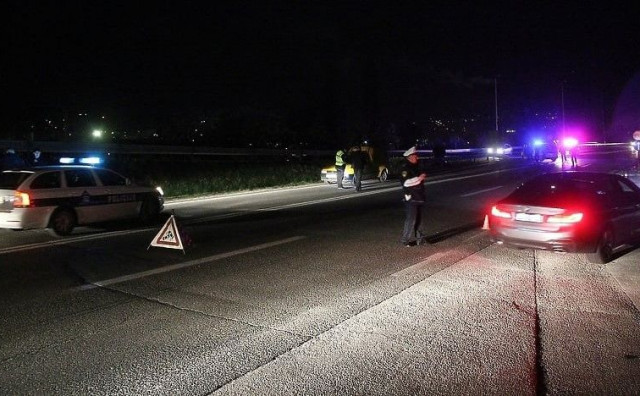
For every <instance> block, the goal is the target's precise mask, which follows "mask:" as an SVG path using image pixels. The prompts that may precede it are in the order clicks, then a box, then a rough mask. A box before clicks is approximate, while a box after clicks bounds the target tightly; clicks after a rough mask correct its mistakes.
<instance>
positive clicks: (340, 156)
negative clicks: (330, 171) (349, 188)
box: [335, 149, 347, 188]
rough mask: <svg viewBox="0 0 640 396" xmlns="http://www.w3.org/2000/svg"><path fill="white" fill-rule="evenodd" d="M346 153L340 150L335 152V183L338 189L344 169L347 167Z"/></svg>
mask: <svg viewBox="0 0 640 396" xmlns="http://www.w3.org/2000/svg"><path fill="white" fill-rule="evenodd" d="M346 159H347V153H346V152H345V151H344V150H343V149H340V150H338V151H337V152H336V163H335V165H336V181H337V182H338V188H344V187H342V179H344V168H345V167H346V166H347V162H346Z"/></svg>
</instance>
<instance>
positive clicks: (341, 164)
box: [336, 150, 344, 166]
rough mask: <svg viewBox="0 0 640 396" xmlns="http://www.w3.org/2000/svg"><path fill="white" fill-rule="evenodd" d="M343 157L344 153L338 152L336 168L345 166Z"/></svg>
mask: <svg viewBox="0 0 640 396" xmlns="http://www.w3.org/2000/svg"><path fill="white" fill-rule="evenodd" d="M343 155H344V151H342V150H338V152H337V153H336V166H344V160H343V159H342V156H343Z"/></svg>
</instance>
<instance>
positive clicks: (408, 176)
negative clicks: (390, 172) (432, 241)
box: [400, 146, 427, 247]
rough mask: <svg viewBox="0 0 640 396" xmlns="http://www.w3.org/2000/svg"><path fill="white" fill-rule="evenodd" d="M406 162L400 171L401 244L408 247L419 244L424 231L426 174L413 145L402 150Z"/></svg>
mask: <svg viewBox="0 0 640 396" xmlns="http://www.w3.org/2000/svg"><path fill="white" fill-rule="evenodd" d="M404 158H405V159H406V163H405V164H404V166H403V168H402V171H401V172H400V183H401V184H402V193H403V200H402V201H403V203H404V209H405V220H404V228H403V230H402V244H403V245H405V246H407V247H409V246H415V245H417V244H419V243H420V242H421V240H422V238H424V236H425V233H424V232H423V231H422V229H421V225H422V209H423V207H424V203H425V199H426V196H425V190H424V179H426V177H427V174H426V173H424V172H423V171H422V170H421V169H420V166H419V164H418V163H419V157H418V151H417V150H416V148H415V146H414V147H411V148H410V149H409V150H407V151H405V152H404Z"/></svg>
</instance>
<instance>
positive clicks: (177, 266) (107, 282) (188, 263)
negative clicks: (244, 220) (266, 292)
mask: <svg viewBox="0 0 640 396" xmlns="http://www.w3.org/2000/svg"><path fill="white" fill-rule="evenodd" d="M304 238H306V236H294V237H291V238H286V239H281V240H279V241H274V242H267V243H262V244H260V245H255V246H249V247H246V248H243V249H238V250H233V251H231V252H225V253H220V254H216V255H213V256H209V257H203V258H200V259H197V260H191V261H186V262H184V263H178V264H172V265H167V266H164V267H161V268H156V269H153V270H149V271H143V272H137V273H135V274H129V275H124V276H119V277H117V278H112V279H107V280H102V281H97V282H93V283H90V284H88V285H83V286H78V287H76V288H74V290H90V289H95V288H97V287H105V286H109V285H114V284H116V283H122V282H127V281H130V280H134V279H140V278H145V277H148V276H153V275H158V274H162V273H165V272H170V271H175V270H179V269H182V268H187V267H193V266H194V265H199V264H208V263H211V262H212V261H217V260H222V259H225V258H228V257H233V256H237V255H240V254H244V253H250V252H255V251H257V250H262V249H267V248H270V247H274V246H278V245H283V244H285V243H291V242H295V241H299V240H301V239H304Z"/></svg>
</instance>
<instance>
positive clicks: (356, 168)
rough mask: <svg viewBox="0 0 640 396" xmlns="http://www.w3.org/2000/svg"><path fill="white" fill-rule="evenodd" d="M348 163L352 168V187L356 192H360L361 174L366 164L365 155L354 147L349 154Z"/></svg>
mask: <svg viewBox="0 0 640 396" xmlns="http://www.w3.org/2000/svg"><path fill="white" fill-rule="evenodd" d="M349 162H350V163H351V166H352V167H353V185H354V186H355V188H356V191H358V192H359V191H360V190H362V172H363V170H364V166H365V165H366V163H367V159H366V158H365V153H364V152H363V151H362V150H361V149H360V146H354V147H353V148H352V149H351V151H350V153H349Z"/></svg>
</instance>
